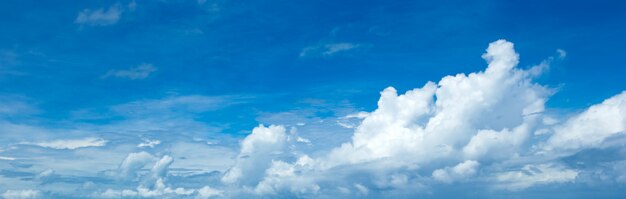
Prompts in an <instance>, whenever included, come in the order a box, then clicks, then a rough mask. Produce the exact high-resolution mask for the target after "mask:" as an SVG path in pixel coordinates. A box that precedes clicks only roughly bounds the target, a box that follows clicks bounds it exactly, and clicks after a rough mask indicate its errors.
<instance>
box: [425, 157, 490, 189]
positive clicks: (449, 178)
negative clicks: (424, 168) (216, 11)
mask: <svg viewBox="0 0 626 199" xmlns="http://www.w3.org/2000/svg"><path fill="white" fill-rule="evenodd" d="M479 165H480V164H479V163H478V162H476V161H474V160H466V161H465V162H461V163H459V164H457V165H456V166H454V167H446V168H443V169H437V170H435V171H433V178H434V179H435V180H437V181H441V182H445V183H451V182H454V181H458V180H463V179H465V178H469V177H472V176H474V175H476V170H477V169H478V166H479Z"/></svg>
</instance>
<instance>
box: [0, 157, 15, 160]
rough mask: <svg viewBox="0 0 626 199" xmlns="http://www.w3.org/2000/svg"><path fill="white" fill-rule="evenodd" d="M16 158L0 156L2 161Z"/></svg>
mask: <svg viewBox="0 0 626 199" xmlns="http://www.w3.org/2000/svg"><path fill="white" fill-rule="evenodd" d="M15 159H16V158H14V157H7V156H0V160H9V161H10V160H15Z"/></svg>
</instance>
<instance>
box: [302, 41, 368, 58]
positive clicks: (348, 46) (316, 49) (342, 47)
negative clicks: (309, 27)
mask: <svg viewBox="0 0 626 199" xmlns="http://www.w3.org/2000/svg"><path fill="white" fill-rule="evenodd" d="M363 46H364V45H362V44H355V43H347V42H341V43H327V44H319V45H313V46H308V47H305V48H304V49H302V51H300V57H316V56H323V57H330V56H333V55H336V54H339V53H344V52H347V51H352V50H356V49H358V48H362V47H363Z"/></svg>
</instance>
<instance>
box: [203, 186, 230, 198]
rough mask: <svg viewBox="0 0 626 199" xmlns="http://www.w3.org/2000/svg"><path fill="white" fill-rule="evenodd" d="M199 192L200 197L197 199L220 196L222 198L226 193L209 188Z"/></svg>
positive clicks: (206, 187) (205, 187)
mask: <svg viewBox="0 0 626 199" xmlns="http://www.w3.org/2000/svg"><path fill="white" fill-rule="evenodd" d="M197 191H198V195H197V196H196V198H198V199H207V198H213V197H218V196H222V194H223V193H224V191H221V190H217V189H214V188H211V187H209V186H204V187H202V188H200V189H198V190H197Z"/></svg>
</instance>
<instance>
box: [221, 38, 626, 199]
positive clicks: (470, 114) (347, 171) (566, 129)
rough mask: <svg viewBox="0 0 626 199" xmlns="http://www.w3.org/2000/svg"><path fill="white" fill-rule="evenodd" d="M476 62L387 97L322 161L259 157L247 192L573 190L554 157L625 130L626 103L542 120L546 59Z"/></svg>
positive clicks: (506, 56)
mask: <svg viewBox="0 0 626 199" xmlns="http://www.w3.org/2000/svg"><path fill="white" fill-rule="evenodd" d="M482 57H483V58H484V59H485V60H486V61H487V62H488V66H487V68H486V69H485V71H483V72H476V73H470V74H467V75H466V74H457V75H454V76H446V77H444V78H442V79H441V80H440V81H439V82H438V83H434V82H427V83H426V84H425V85H424V86H423V87H421V88H416V89H413V90H410V91H407V92H406V93H404V94H398V91H397V90H396V89H394V88H392V87H389V88H386V89H385V90H383V91H382V92H381V97H380V100H379V101H378V108H377V109H376V110H374V111H372V112H370V113H360V114H355V115H352V117H358V118H363V120H362V121H361V122H360V123H359V124H358V126H357V127H356V128H355V131H354V134H353V136H352V139H351V140H350V141H349V142H346V143H343V144H341V146H338V147H336V148H334V149H333V150H331V151H330V152H329V153H327V154H317V155H316V156H312V157H309V156H306V155H302V156H300V158H299V159H298V160H297V161H294V162H293V163H288V161H284V160H272V159H273V158H271V157H265V158H263V159H262V161H263V164H259V165H261V166H260V167H255V168H248V169H246V170H248V171H252V170H254V171H256V172H259V171H265V176H264V177H263V179H262V180H261V181H260V183H258V184H257V186H256V188H255V192H256V193H257V194H277V193H283V192H288V193H292V194H296V195H301V194H305V193H306V194H317V193H319V192H321V191H323V190H328V189H325V187H324V186H328V185H330V186H336V185H341V186H338V187H339V188H338V189H336V191H338V192H340V193H343V194H357V195H358V194H361V195H365V194H367V193H368V191H367V190H370V189H369V188H376V189H389V188H393V189H395V188H403V187H413V188H415V187H421V186H422V185H421V184H422V183H424V184H428V182H429V181H430V182H431V181H432V180H434V181H439V182H444V183H452V182H460V183H467V182H473V181H481V182H488V183H487V185H486V186H491V187H495V188H498V189H506V190H520V189H525V188H528V187H531V186H535V185H540V184H552V183H563V182H572V181H575V180H576V176H577V175H578V173H579V172H578V171H577V170H573V169H569V168H568V166H567V165H560V164H557V163H556V162H558V159H555V158H558V157H560V156H554V154H553V153H554V152H555V151H558V150H565V149H569V148H574V149H576V150H578V151H579V150H582V149H585V148H589V147H600V146H606V145H607V144H608V143H605V142H606V140H607V138H608V137H610V136H617V135H619V134H620V133H621V132H623V131H624V125H626V122H625V120H624V109H625V108H624V106H625V105H624V104H626V103H624V102H623V101H624V98H626V97H623V96H626V94H621V95H618V96H616V97H613V98H611V99H608V100H607V101H605V102H603V103H602V104H600V105H596V106H592V107H591V108H590V109H589V110H587V111H585V112H583V113H581V114H580V115H577V116H574V117H572V118H571V119H570V120H568V122H566V123H565V124H558V121H557V120H555V119H554V118H553V117H551V116H549V115H545V114H544V113H543V112H544V110H545V107H544V104H545V102H546V101H547V99H548V97H549V96H550V95H551V94H552V92H553V91H552V90H551V89H550V88H547V87H545V86H542V85H539V84H537V83H534V82H533V78H535V77H537V76H538V75H540V73H541V72H542V71H544V70H545V69H546V68H547V67H548V65H549V64H550V61H552V60H553V58H550V59H549V60H550V61H546V62H542V64H541V65H538V66H534V67H531V68H530V69H528V70H522V69H518V68H516V66H517V64H518V62H519V55H518V54H517V53H516V52H515V50H514V48H513V44H512V43H510V42H507V41H505V40H498V41H495V42H493V43H491V44H489V47H488V48H487V50H486V53H485V54H483V56H482ZM346 118H347V117H346ZM346 118H344V119H346ZM539 131H541V132H542V133H536V132H539ZM553 131H554V134H553V135H552V134H550V132H553ZM253 134H254V133H253ZM546 136H547V141H545V140H546V138H545V137H546ZM586 136H590V137H591V136H595V137H594V138H591V139H586V138H585V137H586ZM253 137H258V136H249V137H247V138H246V139H245V140H244V142H246V140H253ZM268 137H271V136H268ZM272 140H274V141H272V142H271V143H278V141H275V139H272ZM544 141H545V142H544ZM248 142H249V141H248ZM268 143H270V142H268ZM613 143H623V142H621V141H614V142H613ZM244 145H245V144H244ZM611 146H613V145H611ZM244 148H246V147H245V146H243V147H242V154H245V153H244V152H243V151H244ZM557 149H558V150H557ZM538 152H544V153H543V154H542V153H538ZM546 153H550V154H552V155H549V156H545V155H546ZM265 154H267V153H265ZM240 157H241V155H240ZM244 157H247V156H244ZM270 160H272V161H271V163H272V164H271V166H269V167H267V166H265V165H267V163H268V162H270ZM255 161H256V160H255ZM479 162H480V163H479ZM253 164H254V163H252V161H250V162H247V163H244V162H243V161H241V160H240V161H239V162H238V163H237V164H236V166H235V167H233V168H232V169H231V170H230V171H229V172H228V173H227V174H226V175H225V176H224V178H223V179H222V180H223V181H225V182H228V181H229V180H228V179H231V178H234V179H239V178H244V177H243V176H249V175H248V174H242V172H241V170H238V169H237V168H242V167H243V165H253ZM479 167H480V168H481V169H480V170H479ZM519 168H521V170H519V171H517V170H518V169H519ZM511 170H514V171H511ZM424 175H426V176H431V178H430V179H431V180H428V179H426V178H424V177H420V176H424ZM355 176H359V177H355ZM381 176H386V177H381ZM389 176H392V177H389ZM494 176H495V177H494ZM254 179H259V178H258V176H255V177H254ZM252 182H253V183H250V184H248V185H253V184H254V183H256V182H257V180H252ZM411 183H413V185H409V184H411ZM433 186H434V184H433ZM347 187H351V188H352V189H355V191H350V188H347ZM368 187H369V188H368ZM334 190H335V189H334Z"/></svg>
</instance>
